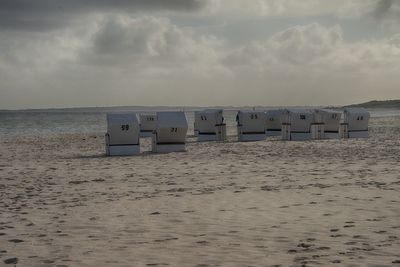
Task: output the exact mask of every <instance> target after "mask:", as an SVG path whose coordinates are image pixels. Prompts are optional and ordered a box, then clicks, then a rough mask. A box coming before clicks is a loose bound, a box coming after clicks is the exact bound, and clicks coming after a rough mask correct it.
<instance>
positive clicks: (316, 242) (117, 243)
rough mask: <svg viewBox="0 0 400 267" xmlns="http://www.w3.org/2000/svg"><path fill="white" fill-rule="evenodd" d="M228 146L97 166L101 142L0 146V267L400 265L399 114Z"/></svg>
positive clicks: (17, 139) (15, 140)
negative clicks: (365, 124)
mask: <svg viewBox="0 0 400 267" xmlns="http://www.w3.org/2000/svg"><path fill="white" fill-rule="evenodd" d="M233 139H234V137H233V136H231V137H230V141H228V142H224V143H213V142H208V143H196V142H193V141H194V139H193V138H189V141H190V143H189V144H188V145H187V150H188V151H187V152H184V153H171V154H162V155H157V154H151V153H150V152H144V153H143V154H142V155H140V156H133V157H113V158H108V157H105V156H104V139H103V135H102V134H101V133H98V134H85V135H83V134H57V135H52V136H42V137H22V136H12V137H1V139H0V140H1V141H0V151H1V155H0V181H1V183H0V266H1V265H5V266H13V265H14V264H16V265H17V266H301V265H306V266H318V265H319V266H396V265H398V266H400V122H399V117H390V118H374V119H372V121H371V137H370V138H369V139H364V140H362V139H360V140H324V141H308V142H284V141H277V140H275V141H261V142H249V143H237V142H234V140H233ZM142 150H143V151H148V150H150V142H149V140H142Z"/></svg>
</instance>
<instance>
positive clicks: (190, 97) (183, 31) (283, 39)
mask: <svg viewBox="0 0 400 267" xmlns="http://www.w3.org/2000/svg"><path fill="white" fill-rule="evenodd" d="M81 25H85V26H84V27H81V28H74V29H70V30H60V31H57V32H52V33H41V34H39V35H38V34H35V35H34V34H23V35H15V36H12V37H13V38H10V36H9V34H13V35H14V34H15V33H2V36H1V37H5V38H0V45H1V48H2V52H1V53H0V81H1V86H2V90H1V91H0V96H1V97H0V106H2V107H8V106H9V103H17V104H14V105H16V106H19V107H28V106H49V104H48V103H52V104H51V105H52V106H68V105H73V106H85V105H91V106H92V105H165V104H168V105H219V104H223V105H268V104H269V105H285V104H287V105H304V104H310V105H311V104H314V105H319V104H342V103H350V102H359V101H362V100H368V99H371V98H379V99H381V98H393V97H400V92H399V91H398V83H399V81H400V78H399V76H398V73H400V36H399V35H393V36H391V37H387V38H383V39H376V40H375V39H371V40H359V41H355V42H348V41H346V40H345V38H344V37H343V32H342V28H341V27H340V26H339V25H336V26H332V27H325V26H322V25H321V24H318V23H312V24H308V25H303V26H294V27H290V28H287V29H286V30H283V31H280V32H276V33H275V34H273V35H272V36H271V37H269V38H265V39H264V40H263V38H261V37H260V38H259V39H258V40H249V42H248V43H247V44H246V45H244V46H241V47H237V45H235V44H234V43H229V42H228V41H227V40H224V39H223V38H218V37H215V36H210V35H206V34H204V33H202V34H199V32H198V31H196V29H195V28H190V27H182V26H178V25H176V24H174V23H173V22H172V21H171V20H170V19H167V18H159V17H154V16H141V17H129V16H126V15H124V16H123V15H119V16H115V15H111V16H109V15H98V16H95V17H90V18H87V21H86V23H81ZM378 89H379V90H378ZM32 103H33V104H32Z"/></svg>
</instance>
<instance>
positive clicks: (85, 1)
mask: <svg viewBox="0 0 400 267" xmlns="http://www.w3.org/2000/svg"><path fill="white" fill-rule="evenodd" d="M205 4H206V0H0V29H8V30H28V31H29V30H37V31H42V30H48V29H52V28H59V27H62V26H63V25H65V24H67V23H68V22H71V21H72V20H73V19H75V18H77V17H78V15H82V14H85V13H91V12H108V11H125V12H136V11H144V10H152V11H164V10H169V11H196V10H199V9H201V8H202V7H203V6H204V5H205Z"/></svg>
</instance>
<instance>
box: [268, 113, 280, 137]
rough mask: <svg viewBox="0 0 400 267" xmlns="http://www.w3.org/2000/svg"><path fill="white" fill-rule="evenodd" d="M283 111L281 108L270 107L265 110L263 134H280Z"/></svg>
mask: <svg viewBox="0 0 400 267" xmlns="http://www.w3.org/2000/svg"><path fill="white" fill-rule="evenodd" d="M283 113H284V110H283V109H271V110H268V111H267V112H265V116H266V118H265V134H266V136H267V137H270V136H281V135H282V116H283Z"/></svg>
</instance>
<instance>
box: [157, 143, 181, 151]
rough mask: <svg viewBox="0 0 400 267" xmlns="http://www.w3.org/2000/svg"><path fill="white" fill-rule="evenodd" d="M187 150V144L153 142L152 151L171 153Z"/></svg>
mask: <svg viewBox="0 0 400 267" xmlns="http://www.w3.org/2000/svg"><path fill="white" fill-rule="evenodd" d="M184 151H186V146H185V144H152V152H154V153H171V152H184Z"/></svg>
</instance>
